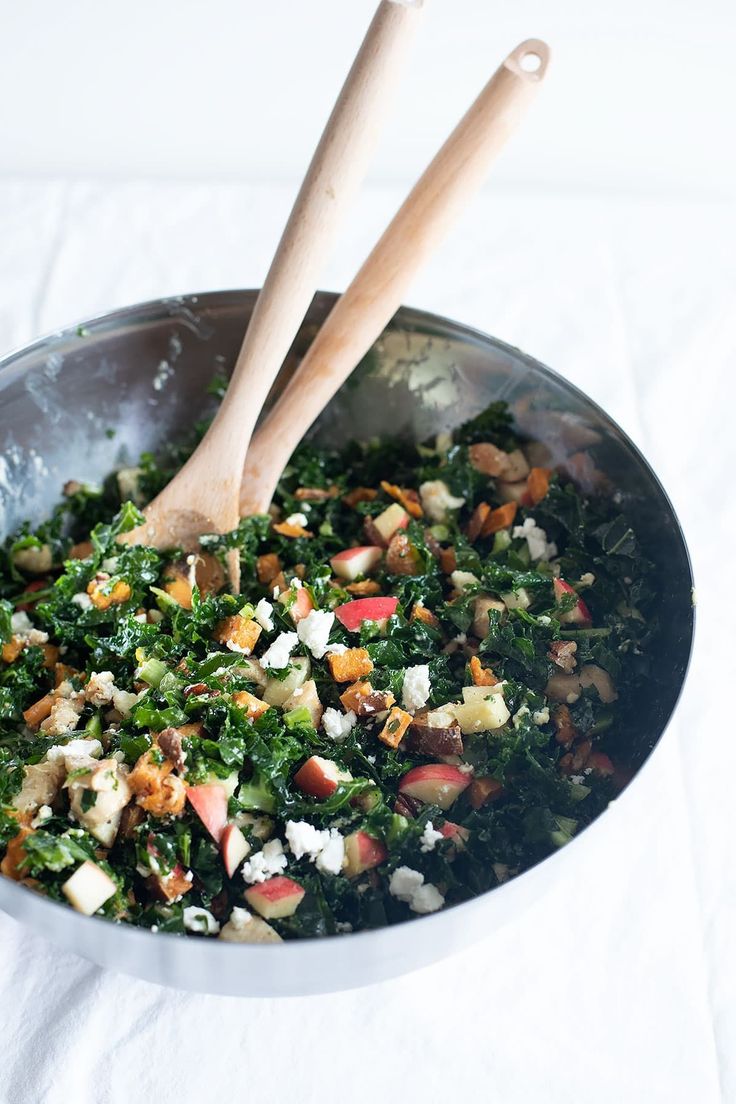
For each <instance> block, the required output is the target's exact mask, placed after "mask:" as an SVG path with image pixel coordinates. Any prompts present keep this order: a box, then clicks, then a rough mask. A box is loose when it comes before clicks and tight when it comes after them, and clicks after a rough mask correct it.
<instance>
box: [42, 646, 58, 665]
mask: <svg viewBox="0 0 736 1104" xmlns="http://www.w3.org/2000/svg"><path fill="white" fill-rule="evenodd" d="M41 650H42V651H43V665H44V667H45V668H46V670H47V671H53V670H54V668H55V667H56V664H57V662H58V659H59V649H58V648H57V647H56V645H55V644H42V645H41Z"/></svg>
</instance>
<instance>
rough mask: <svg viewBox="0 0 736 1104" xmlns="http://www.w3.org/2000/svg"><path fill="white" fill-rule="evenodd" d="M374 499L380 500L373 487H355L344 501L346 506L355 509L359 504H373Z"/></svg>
mask: <svg viewBox="0 0 736 1104" xmlns="http://www.w3.org/2000/svg"><path fill="white" fill-rule="evenodd" d="M374 498H378V491H376V490H374V489H373V487H355V489H354V490H352V491H349V492H348V494H346V495H343V498H342V500H343V502H344V503H345V505H346V506H353V507H355V506H357V505H358V503H359V502H373V500H374Z"/></svg>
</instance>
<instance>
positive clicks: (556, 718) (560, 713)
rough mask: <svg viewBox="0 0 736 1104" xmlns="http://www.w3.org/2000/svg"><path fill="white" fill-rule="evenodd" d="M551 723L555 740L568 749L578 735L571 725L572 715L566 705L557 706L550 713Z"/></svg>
mask: <svg viewBox="0 0 736 1104" xmlns="http://www.w3.org/2000/svg"><path fill="white" fill-rule="evenodd" d="M552 723H553V724H554V726H555V739H556V740H557V743H558V744H563V745H564V746H565V747H569V746H570V744H572V743H573V741H574V740H576V739H577V737H578V735H579V733H578V730H577V729H576V727H575V725H574V724H573V723H572V714H571V713H570V707H569V706H568V705H558V706H557V708H556V709H555V710H554V712H553V713H552Z"/></svg>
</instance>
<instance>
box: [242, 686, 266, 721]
mask: <svg viewBox="0 0 736 1104" xmlns="http://www.w3.org/2000/svg"><path fill="white" fill-rule="evenodd" d="M233 702H234V703H235V705H237V706H239V707H240V708H241V709H244V710H245V715H246V717H247V718H248V720H249V721H255V720H256V718H257V717H260V716H261V715H262V714H263V713H265V712H266V710H267V709H270V708H271V706H270V705H269V704H268V702H264V701H261V699H260V698H257V697H256V696H255V694H250V693H249V692H248V691H247V690H238V691H236V693H235V694H233Z"/></svg>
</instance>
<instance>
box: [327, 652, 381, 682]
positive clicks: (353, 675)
mask: <svg viewBox="0 0 736 1104" xmlns="http://www.w3.org/2000/svg"><path fill="white" fill-rule="evenodd" d="M327 662H328V664H329V667H330V674H331V675H332V677H333V679H334V680H335V682H355V681H356V679H360V678H363V677H364V676H365V675H369V674H370V673H371V671H372V670H373V660H372V659H371V657H370V656H369V655H368V652H367V651H366V649H365V648H348V650H347V651H346V652H343V653H342V654H341V655H335V654H334V653H330V655H328V656H327Z"/></svg>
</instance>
